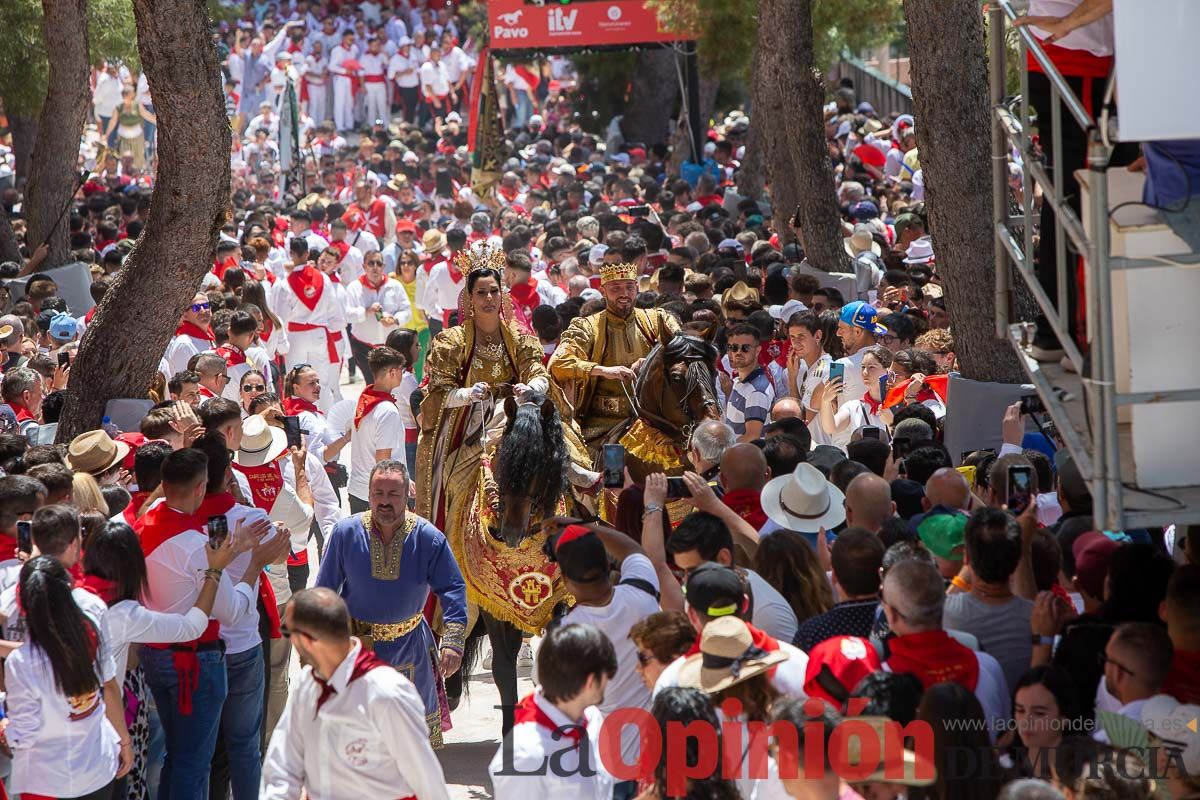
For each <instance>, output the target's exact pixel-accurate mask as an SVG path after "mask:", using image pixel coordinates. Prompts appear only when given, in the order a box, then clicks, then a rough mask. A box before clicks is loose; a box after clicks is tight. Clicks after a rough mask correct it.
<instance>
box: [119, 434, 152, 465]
mask: <svg viewBox="0 0 1200 800" xmlns="http://www.w3.org/2000/svg"><path fill="white" fill-rule="evenodd" d="M116 441H118V442H124V443H125V444H127V445H129V452H128V453H127V454H126V456H125V459H124V460H123V461H122V462H121V467H122V468H124V469H128V470H132V469H133V459H134V457H136V456H137V451H138V448H139V447H141V446H142V445H144V444H145V443H146V442H148V441H150V440H149V439H147V438H146V437H145V435H144V434H141V433H136V432H133V431H130V432H129V433H122V434H120V435H118V436H117V437H116Z"/></svg>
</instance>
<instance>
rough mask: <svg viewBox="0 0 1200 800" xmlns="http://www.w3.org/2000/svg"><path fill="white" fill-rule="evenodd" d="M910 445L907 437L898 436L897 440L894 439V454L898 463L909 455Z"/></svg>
mask: <svg viewBox="0 0 1200 800" xmlns="http://www.w3.org/2000/svg"><path fill="white" fill-rule="evenodd" d="M908 445H909V441H908V437H907V436H897V437H896V438H895V439H892V453H893V454H894V457H895V458H896V460H897V461H899V460H900V459H902V458H904V457H905V456H907V455H908Z"/></svg>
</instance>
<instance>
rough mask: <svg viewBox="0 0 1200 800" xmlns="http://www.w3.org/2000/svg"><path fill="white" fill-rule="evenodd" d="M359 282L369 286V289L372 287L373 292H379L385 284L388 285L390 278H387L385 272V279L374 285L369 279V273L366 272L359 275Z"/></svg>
mask: <svg viewBox="0 0 1200 800" xmlns="http://www.w3.org/2000/svg"><path fill="white" fill-rule="evenodd" d="M358 282H359V283H361V284H362V285H363V286H365V287H367V288H368V289H370V290H371V291H372V292H378V291H379V290H380V289H382V288H383V287H384V286H387V282H388V278H387V275H386V274H385V275H384V276H383V280H381V281H380V282H379V285H378V286H374V285H372V283H371V282H370V281H369V280H367V273H365V272H364V273H363V274H362V275H359V276H358Z"/></svg>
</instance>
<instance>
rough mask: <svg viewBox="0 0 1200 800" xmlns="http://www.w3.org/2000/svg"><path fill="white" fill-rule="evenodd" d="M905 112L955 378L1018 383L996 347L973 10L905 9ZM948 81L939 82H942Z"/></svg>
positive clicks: (984, 87)
mask: <svg viewBox="0 0 1200 800" xmlns="http://www.w3.org/2000/svg"><path fill="white" fill-rule="evenodd" d="M904 17H905V21H906V22H907V25H908V41H909V45H910V46H909V53H910V59H911V61H910V68H911V70H912V72H911V81H912V94H913V105H914V107H915V108H914V112H913V116H915V117H916V118H917V119H919V120H920V121H921V126H920V136H921V142H920V145H921V168H922V169H923V170H924V176H925V198H926V205H927V207H928V209H929V229H930V234H931V235H932V237H933V246H934V252H935V253H937V257H938V259H937V261H938V274H939V275H941V277H942V280H943V281H944V282H945V289H946V307H947V309H948V310H950V312H951V314H953V317H954V328H953V331H954V350H955V353H956V354H957V356H958V361H959V364H960V365H961V367H962V372H963V375H964V376H966V377H968V378H972V379H975V380H983V381H999V382H1002V383H1020V382H1022V381H1023V380H1024V377H1023V375H1022V373H1021V370H1020V366H1019V365H1018V364H1017V359H1016V355H1015V354H1014V353H1013V351H1012V349H1011V348H1010V347H1009V346H1008V345H1007V344H1005V343H1004V342H1003V341H1001V340H1000V339H997V338H996V333H995V331H996V317H995V303H996V299H995V292H994V286H995V279H996V278H995V274H994V269H995V267H994V262H993V253H994V248H995V240H994V238H993V234H992V193H991V191H990V190H989V187H990V186H991V183H992V166H991V164H992V159H991V119H990V116H989V109H988V80H987V64H986V61H985V53H986V48H985V47H984V38H983V15H982V14H981V13H980V11H979V3H977V2H972V0H944V2H940V3H929V2H924V0H906V1H905V3H904ZM951 75H952V76H954V80H947V76H951Z"/></svg>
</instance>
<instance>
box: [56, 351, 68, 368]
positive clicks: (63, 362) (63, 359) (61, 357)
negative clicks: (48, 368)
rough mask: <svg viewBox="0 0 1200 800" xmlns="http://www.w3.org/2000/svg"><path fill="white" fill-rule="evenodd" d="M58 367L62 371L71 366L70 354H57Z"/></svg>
mask: <svg viewBox="0 0 1200 800" xmlns="http://www.w3.org/2000/svg"><path fill="white" fill-rule="evenodd" d="M58 365H59V366H60V367H62V368H63V369H66V368H67V367H69V366H71V354H70V353H64V352H60V353H59V354H58Z"/></svg>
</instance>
